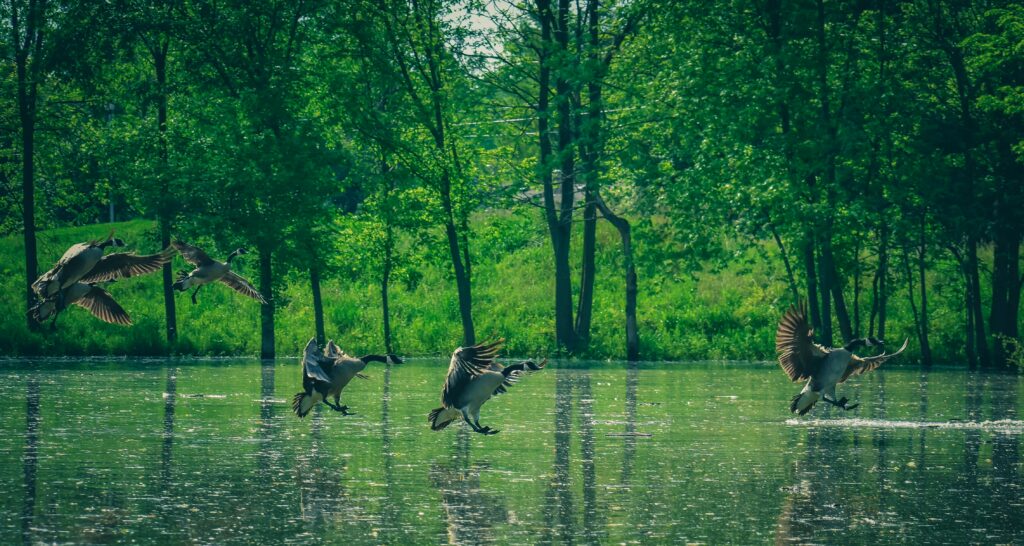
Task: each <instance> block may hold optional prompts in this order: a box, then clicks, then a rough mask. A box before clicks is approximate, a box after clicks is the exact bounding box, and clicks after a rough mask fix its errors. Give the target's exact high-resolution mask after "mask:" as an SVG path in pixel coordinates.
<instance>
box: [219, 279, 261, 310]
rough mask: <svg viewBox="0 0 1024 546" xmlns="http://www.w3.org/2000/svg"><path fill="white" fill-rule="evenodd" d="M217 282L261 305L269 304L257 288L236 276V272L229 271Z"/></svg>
mask: <svg viewBox="0 0 1024 546" xmlns="http://www.w3.org/2000/svg"><path fill="white" fill-rule="evenodd" d="M217 280H219V281H220V282H222V283H224V284H226V285H228V286H230V287H231V289H232V290H234V291H235V292H238V293H239V294H242V295H243V296H249V297H250V298H252V299H254V300H256V301H258V302H260V303H267V300H265V299H263V295H262V294H260V293H259V291H257V290H256V287H254V286H253V285H251V284H249V281H247V280H245V279H243V278H242V277H239V276H238V275H236V274H235V272H234V271H228V272H227V274H225V275H224V276H223V277H221V278H220V279H217Z"/></svg>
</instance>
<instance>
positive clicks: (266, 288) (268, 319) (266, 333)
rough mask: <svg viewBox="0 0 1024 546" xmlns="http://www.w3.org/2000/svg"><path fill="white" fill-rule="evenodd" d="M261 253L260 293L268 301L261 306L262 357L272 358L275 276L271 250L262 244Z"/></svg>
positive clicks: (273, 354)
mask: <svg viewBox="0 0 1024 546" xmlns="http://www.w3.org/2000/svg"><path fill="white" fill-rule="evenodd" d="M259 253H260V294H262V295H263V299H265V300H267V303H265V304H263V305H262V306H261V307H260V333H261V342H260V358H262V359H272V358H274V356H275V353H274V277H273V273H274V271H273V269H272V267H271V261H270V260H271V251H270V249H269V248H266V247H263V246H261V248H260V249H259Z"/></svg>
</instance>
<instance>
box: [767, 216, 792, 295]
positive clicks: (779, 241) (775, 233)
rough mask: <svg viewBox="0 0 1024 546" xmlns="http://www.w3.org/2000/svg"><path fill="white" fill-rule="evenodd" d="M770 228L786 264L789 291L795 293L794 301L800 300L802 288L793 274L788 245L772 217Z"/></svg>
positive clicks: (769, 222)
mask: <svg viewBox="0 0 1024 546" xmlns="http://www.w3.org/2000/svg"><path fill="white" fill-rule="evenodd" d="M768 229H770V230H771V232H772V237H773V238H774V239H775V245H776V246H778V247H779V254H780V255H781V256H782V263H783V264H785V266H786V280H787V281H788V282H789V291H790V292H792V294H793V303H799V302H800V289H799V288H797V286H796V278H795V277H794V276H793V265H792V264H791V263H790V262H789V254H788V253H787V252H786V245H785V244H783V243H782V237H780V236H779V231H778V230H777V229H775V224H773V223H772V221H771V219H769V220H768Z"/></svg>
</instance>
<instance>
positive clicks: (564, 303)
mask: <svg viewBox="0 0 1024 546" xmlns="http://www.w3.org/2000/svg"><path fill="white" fill-rule="evenodd" d="M569 7H570V1H569V0H558V16H557V23H556V25H555V28H554V35H555V42H556V43H557V45H558V50H559V52H560V53H561V54H562V58H567V56H568V55H570V52H569ZM559 68H560V70H556V71H555V94H556V97H557V113H558V157H559V158H561V164H560V167H559V168H560V173H559V174H560V177H559V178H560V181H559V183H560V185H561V188H560V190H561V192H560V193H561V200H560V202H559V204H558V205H559V206H558V222H557V224H556V232H557V234H558V235H557V240H558V241H557V244H556V247H555V335H556V337H557V338H558V343H559V345H561V346H562V347H564V348H565V349H566V350H568V351H569V352H573V351H575V350H576V330H575V324H574V323H573V317H572V314H573V310H572V278H571V269H570V267H569V250H570V247H571V241H572V216H573V202H574V200H575V197H576V195H575V192H576V187H575V185H576V157H575V150H574V147H573V127H572V122H573V116H572V100H571V97H572V87H571V85H570V81H569V74H568V73H567V72H568V70H567V67H564V66H563V67H559Z"/></svg>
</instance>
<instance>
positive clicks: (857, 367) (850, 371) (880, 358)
mask: <svg viewBox="0 0 1024 546" xmlns="http://www.w3.org/2000/svg"><path fill="white" fill-rule="evenodd" d="M907 343H910V339H905V340H903V346H902V347H900V350H898V351H896V352H895V353H882V354H880V355H876V356H866V357H865V356H857V355H853V356H852V357H851V358H850V363H849V364H847V365H846V371H845V372H843V377H842V378H840V379H839V382H840V383H842V382H843V381H846V380H847V379H849V378H851V377H853V376H855V375H860V374H862V373H867V372H870V371H872V370H874V369H876V368H878V367H879V366H881V365H882V364H884V363H885V361H886V360H889V359H890V358H893V357H894V356H896V355H898V354H900V353H902V352H903V351H904V349H906V348H907Z"/></svg>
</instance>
